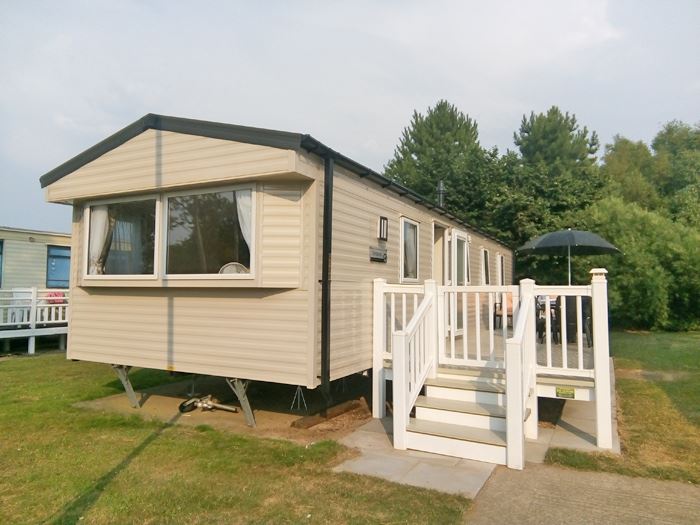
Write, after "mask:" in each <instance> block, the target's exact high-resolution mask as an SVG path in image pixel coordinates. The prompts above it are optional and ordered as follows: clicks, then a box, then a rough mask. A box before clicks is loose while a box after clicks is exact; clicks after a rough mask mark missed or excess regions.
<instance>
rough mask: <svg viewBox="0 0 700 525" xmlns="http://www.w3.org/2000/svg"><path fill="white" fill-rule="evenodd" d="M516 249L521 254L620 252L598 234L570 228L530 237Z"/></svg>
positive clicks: (596, 253)
mask: <svg viewBox="0 0 700 525" xmlns="http://www.w3.org/2000/svg"><path fill="white" fill-rule="evenodd" d="M516 251H517V252H518V253H519V254H522V255H528V254H533V255H537V254H542V255H569V254H574V255H598V254H602V253H616V252H617V253H619V252H620V250H618V249H617V247H615V246H613V245H612V244H610V243H609V242H608V241H606V240H605V239H603V238H602V237H601V236H600V235H597V234H595V233H593V232H587V231H581V230H572V229H570V228H569V229H568V230H559V231H556V232H550V233H545V234H544V235H540V236H539V237H535V238H534V239H530V240H529V241H527V242H526V243H525V244H523V245H522V246H521V247H520V248H518V249H517V250H516Z"/></svg>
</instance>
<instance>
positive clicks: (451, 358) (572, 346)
mask: <svg viewBox="0 0 700 525" xmlns="http://www.w3.org/2000/svg"><path fill="white" fill-rule="evenodd" d="M606 273H607V272H606V271H605V270H604V269H594V270H591V274H592V280H591V284H590V285H588V286H537V285H535V283H534V281H532V280H529V279H525V280H523V281H521V283H520V286H459V287H458V286H436V284H435V281H426V282H425V284H424V285H391V284H387V283H386V281H385V280H383V279H375V281H374V363H373V364H374V366H373V374H374V377H373V405H372V411H373V414H374V417H383V416H384V414H385V401H386V399H385V396H386V392H385V389H386V383H385V380H386V379H392V377H393V389H394V433H395V436H396V434H397V429H398V433H399V438H398V439H399V442H401V439H402V437H401V435H402V434H401V433H402V432H404V431H405V425H406V424H407V422H408V417H409V414H410V412H411V409H412V408H413V403H414V402H415V399H416V397H417V396H418V394H419V392H420V389H421V388H422V387H423V383H424V381H425V379H426V377H428V374H435V373H436V369H437V367H438V366H439V365H448V366H455V365H457V366H488V367H495V368H505V371H506V396H507V429H508V448H509V449H510V452H508V464H509V465H516V467H515V468H522V467H517V465H518V464H520V463H521V462H522V458H523V456H522V454H523V453H524V448H523V447H524V442H523V439H524V437H529V438H533V439H536V437H537V374H556V375H566V376H574V377H592V378H594V379H595V401H596V413H597V425H598V431H597V441H598V446H599V447H600V448H608V449H609V448H611V447H612V427H611V418H610V414H611V406H610V402H611V399H610V368H609V366H610V365H609V342H608V312H607V308H608V300H607V282H606V279H605V274H606ZM497 325H498V326H497ZM584 341H585V342H584ZM387 361H388V362H389V363H388V366H385V364H387V363H385V362H387ZM397 418H398V420H397Z"/></svg>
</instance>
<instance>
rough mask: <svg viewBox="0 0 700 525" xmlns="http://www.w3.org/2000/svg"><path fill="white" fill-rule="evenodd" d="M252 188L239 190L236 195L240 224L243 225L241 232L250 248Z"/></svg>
mask: <svg viewBox="0 0 700 525" xmlns="http://www.w3.org/2000/svg"><path fill="white" fill-rule="evenodd" d="M251 193H252V192H251V191H250V190H238V191H236V192H235V195H236V211H237V212H238V224H239V226H240V227H241V233H242V234H243V238H244V239H245V242H246V244H247V245H248V249H249V250H250V242H251V235H252V232H251V222H252V209H253V206H252V198H251Z"/></svg>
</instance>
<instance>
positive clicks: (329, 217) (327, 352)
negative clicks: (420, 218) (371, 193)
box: [321, 155, 334, 407]
mask: <svg viewBox="0 0 700 525" xmlns="http://www.w3.org/2000/svg"><path fill="white" fill-rule="evenodd" d="M323 167H324V169H323V253H322V255H321V260H322V263H321V264H322V265H323V266H322V268H321V392H322V393H323V397H324V398H325V401H326V407H327V406H330V404H331V278H332V275H331V260H332V251H333V249H332V248H333V172H334V169H333V168H334V162H333V157H332V156H331V155H328V156H326V157H325V158H324V166H323Z"/></svg>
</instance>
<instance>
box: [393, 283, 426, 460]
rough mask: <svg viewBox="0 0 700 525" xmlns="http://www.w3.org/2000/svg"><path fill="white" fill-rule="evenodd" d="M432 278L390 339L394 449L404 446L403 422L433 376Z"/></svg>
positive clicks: (403, 447)
mask: <svg viewBox="0 0 700 525" xmlns="http://www.w3.org/2000/svg"><path fill="white" fill-rule="evenodd" d="M435 296H436V284H435V281H426V283H425V293H424V296H423V300H422V301H421V303H420V305H419V306H418V308H417V309H416V312H415V314H414V315H413V318H412V319H411V320H410V322H409V323H408V325H406V326H405V328H404V329H403V330H399V331H398V332H394V333H393V336H392V340H393V381H392V385H393V400H394V406H393V414H394V448H397V449H402V450H403V449H405V448H406V439H405V437H406V425H407V424H408V418H409V414H410V413H411V410H412V409H413V404H414V403H415V402H416V399H417V398H418V395H419V394H420V392H421V389H422V388H423V385H424V384H425V380H426V379H427V378H428V377H429V376H432V377H435V374H436V363H435V340H436V337H437V334H436V328H437V310H436V300H435Z"/></svg>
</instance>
